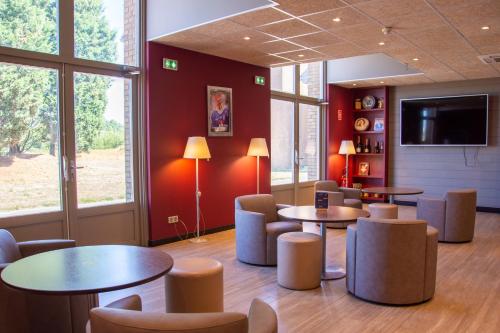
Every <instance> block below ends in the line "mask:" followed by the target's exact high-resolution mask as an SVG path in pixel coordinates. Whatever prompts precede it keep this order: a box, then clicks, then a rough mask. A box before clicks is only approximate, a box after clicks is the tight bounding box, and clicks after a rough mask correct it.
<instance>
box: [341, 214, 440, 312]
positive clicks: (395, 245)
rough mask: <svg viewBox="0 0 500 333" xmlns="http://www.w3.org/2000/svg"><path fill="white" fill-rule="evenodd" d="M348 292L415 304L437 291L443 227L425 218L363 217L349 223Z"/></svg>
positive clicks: (374, 299) (377, 298)
mask: <svg viewBox="0 0 500 333" xmlns="http://www.w3.org/2000/svg"><path fill="white" fill-rule="evenodd" d="M346 242H347V248H346V254H347V257H346V273H347V275H346V285H347V290H348V291H349V292H350V293H351V294H353V295H355V296H357V297H359V298H361V299H365V300H368V301H373V302H378V303H384V304H415V303H420V302H424V301H426V300H429V299H430V298H432V296H433V295H434V289H435V284H436V265H437V230H436V229H435V228H433V227H430V226H427V223H426V222H425V221H422V220H397V219H374V218H359V219H358V223H357V224H355V225H354V224H353V225H350V226H348V227H347V240H346Z"/></svg>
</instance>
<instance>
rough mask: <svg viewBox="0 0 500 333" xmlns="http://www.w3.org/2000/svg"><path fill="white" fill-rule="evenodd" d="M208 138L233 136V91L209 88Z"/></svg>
mask: <svg viewBox="0 0 500 333" xmlns="http://www.w3.org/2000/svg"><path fill="white" fill-rule="evenodd" d="M207 109H208V110H207V113H208V136H233V90H232V89H231V88H223V87H214V86H207Z"/></svg>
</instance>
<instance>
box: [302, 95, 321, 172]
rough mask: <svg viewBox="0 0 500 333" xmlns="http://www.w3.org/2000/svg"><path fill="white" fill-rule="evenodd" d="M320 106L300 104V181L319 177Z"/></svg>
mask: <svg viewBox="0 0 500 333" xmlns="http://www.w3.org/2000/svg"><path fill="white" fill-rule="evenodd" d="M319 110H320V108H319V106H318V105H309V104H302V103H301V104H299V156H300V161H299V167H300V168H299V182H307V181H312V180H318V179H319V176H320V175H319V161H320V158H319V157H320V155H319V151H320V119H321V118H320V112H319Z"/></svg>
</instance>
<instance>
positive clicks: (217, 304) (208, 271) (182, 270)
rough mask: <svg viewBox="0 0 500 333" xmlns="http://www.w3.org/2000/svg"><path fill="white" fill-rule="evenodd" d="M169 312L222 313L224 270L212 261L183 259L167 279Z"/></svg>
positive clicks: (207, 259) (166, 290)
mask: <svg viewBox="0 0 500 333" xmlns="http://www.w3.org/2000/svg"><path fill="white" fill-rule="evenodd" d="M165 298H166V310H167V312H173V313H185V312H188V313H195V312H223V311H224V289H223V267H222V264H221V263H220V262H218V261H217V260H214V259H210V258H181V259H175V260H174V267H173V268H172V270H170V272H168V273H167V275H166V276H165Z"/></svg>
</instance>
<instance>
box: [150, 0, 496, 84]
mask: <svg viewBox="0 0 500 333" xmlns="http://www.w3.org/2000/svg"><path fill="white" fill-rule="evenodd" d="M276 2H277V3H278V5H277V6H276V7H272V8H268V9H263V10H259V11H256V12H252V13H247V14H243V15H239V16H235V17H231V18H229V19H224V20H221V21H217V22H214V23H210V24H206V25H203V26H200V27H197V28H194V29H190V30H186V31H183V32H180V33H177V34H174V35H169V36H164V37H161V38H159V39H157V40H155V41H157V42H160V43H164V44H167V45H173V46H177V47H181V48H186V49H190V50H194V51H199V52H203V53H207V54H212V55H216V56H221V57H224V58H228V59H234V60H239V61H242V62H246V63H251V64H256V65H260V66H267V67H275V66H283V65H288V64H294V63H301V62H312V61H319V60H330V59H338V58H345V57H351V56H356V55H364V54H371V53H385V54H387V55H389V56H391V57H393V58H395V59H397V60H398V61H400V62H401V63H406V64H408V65H409V66H410V67H413V68H416V69H419V70H421V71H422V72H424V75H418V76H410V77H398V78H385V79H377V80H366V81H358V82H352V83H349V84H346V85H352V84H353V83H356V85H357V86H371V85H380V84H386V85H405V84H417V83H428V82H442V81H456V80H468V79H479V78H489V77H500V63H496V64H491V65H487V64H484V63H482V62H481V61H480V60H479V58H478V55H483V54H494V53H499V54H500V0H277V1H276ZM336 18H338V19H337V20H334V19H336ZM384 27H391V29H390V32H389V33H388V34H384V33H383V32H382V29H383V28H384ZM483 27H488V29H486V28H483ZM382 42H383V44H384V45H379V43H382ZM416 59H418V60H416ZM381 81H383V83H381Z"/></svg>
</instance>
